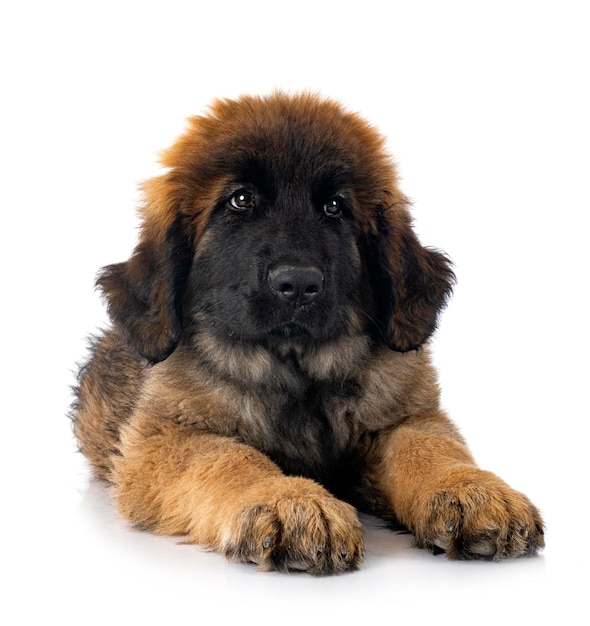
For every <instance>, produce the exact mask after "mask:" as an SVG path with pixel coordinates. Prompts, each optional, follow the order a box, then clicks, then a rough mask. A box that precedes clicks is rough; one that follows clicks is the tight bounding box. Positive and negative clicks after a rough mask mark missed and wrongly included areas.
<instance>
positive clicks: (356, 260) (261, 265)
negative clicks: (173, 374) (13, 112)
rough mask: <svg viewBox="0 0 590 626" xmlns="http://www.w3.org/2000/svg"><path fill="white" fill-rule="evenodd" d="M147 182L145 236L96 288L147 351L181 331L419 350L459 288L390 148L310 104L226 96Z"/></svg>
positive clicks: (310, 100) (325, 105) (159, 354)
mask: <svg viewBox="0 0 590 626" xmlns="http://www.w3.org/2000/svg"><path fill="white" fill-rule="evenodd" d="M163 163H164V165H166V166H167V167H168V168H169V170H168V172H167V173H166V174H164V175H163V176H161V177H159V178H157V179H153V180H152V181H149V182H148V183H147V184H146V186H145V192H146V204H145V206H144V210H143V218H144V222H143V228H142V236H141V240H140V242H139V244H138V246H137V248H136V250H135V252H134V255H133V256H132V257H131V259H130V260H129V261H128V262H126V263H121V264H118V265H113V266H109V267H107V268H105V270H104V272H103V274H102V276H101V278H100V279H99V283H100V285H101V287H102V289H103V290H104V292H105V294H106V296H107V299H108V303H109V311H110V314H111V316H112V318H113V319H114V321H115V322H116V323H118V324H119V326H120V327H121V329H122V330H123V332H124V333H125V335H126V336H127V337H128V339H129V342H130V344H131V346H132V347H133V348H135V350H136V351H138V352H139V353H141V354H142V355H144V356H145V357H146V358H148V359H149V360H151V361H158V360H162V359H163V358H166V357H167V356H168V355H169V354H170V352H171V351H172V350H174V348H175V346H176V345H177V343H178V341H179V340H180V338H181V336H182V335H183V333H187V332H188V333H198V332H207V333H208V334H213V336H214V337H215V339H216V340H217V341H222V342H233V343H235V342H238V343H253V344H256V345H267V346H268V345H273V344H280V345H286V344H288V345H293V344H297V345H299V346H305V345H308V344H313V345H314V346H317V345H318V344H325V343H329V342H333V341H335V340H337V339H339V338H341V337H343V336H350V335H353V334H362V333H364V334H367V335H369V336H370V337H371V338H372V339H373V340H374V341H377V342H381V343H384V344H386V345H388V346H389V347H390V348H392V349H395V350H401V351H405V350H410V349H414V348H416V347H418V346H419V345H421V344H422V343H423V342H424V341H425V340H426V339H427V338H428V337H429V336H430V334H431V333H432V331H433V330H434V328H435V325H436V318H437V314H438V312H439V310H440V308H441V307H442V305H443V304H444V301H445V299H446V297H447V295H448V293H449V291H450V284H451V280H452V273H451V271H450V269H449V265H448V262H447V260H446V258H445V257H444V256H443V255H441V254H440V253H438V252H434V251H431V250H427V249H425V248H423V247H422V246H421V245H420V244H419V243H418V241H417V239H416V237H415V236H414V233H413V232H412V230H411V227H410V219H409V215H408V212H407V209H406V205H407V201H406V199H405V198H404V196H403V194H401V192H400V191H399V190H398V188H397V180H396V174H395V170H394V168H393V165H392V164H391V162H390V160H389V158H388V156H387V155H386V153H385V151H384V148H383V140H382V138H381V137H380V136H379V135H378V134H377V133H376V132H375V131H374V130H373V129H372V128H371V127H370V126H369V125H368V124H366V123H365V122H364V121H363V120H361V119H360V118H359V117H358V116H356V115H354V114H351V113H348V112H346V111H344V110H343V109H342V108H341V107H339V106H338V105H337V104H335V103H333V102H330V101H322V100H319V99H317V98H315V97H313V96H309V95H304V96H298V97H288V96H284V95H274V96H271V97H269V98H266V99H261V98H242V99H240V100H237V101H221V102H218V103H217V104H216V105H215V106H214V107H213V109H212V111H211V113H210V115H208V116H204V117H197V118H193V119H192V120H191V124H190V128H189V129H188V131H187V132H186V134H185V135H183V137H181V138H180V139H179V140H178V142H177V143H176V144H175V145H174V146H173V147H172V148H171V149H170V150H169V151H168V152H167V153H166V154H165V155H164V159H163Z"/></svg>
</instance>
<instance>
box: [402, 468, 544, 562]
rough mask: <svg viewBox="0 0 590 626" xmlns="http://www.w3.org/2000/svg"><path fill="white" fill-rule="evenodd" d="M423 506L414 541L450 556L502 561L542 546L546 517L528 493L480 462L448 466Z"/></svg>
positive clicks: (424, 499) (525, 554)
mask: <svg viewBox="0 0 590 626" xmlns="http://www.w3.org/2000/svg"><path fill="white" fill-rule="evenodd" d="M419 510H420V515H419V519H418V520H417V523H416V526H415V528H414V529H412V530H413V531H414V534H415V536H416V544H417V545H418V546H419V547H422V548H427V549H429V550H431V551H432V552H434V553H437V552H441V551H444V552H446V554H447V556H448V557H449V558H450V559H484V560H493V561H499V560H501V559H505V558H510V557H517V556H528V555H532V554H534V553H536V552H537V550H539V549H541V548H543V547H544V540H543V520H542V519H541V516H540V514H539V512H538V510H537V509H536V508H535V507H534V506H533V505H532V504H531V502H530V501H529V500H528V498H527V497H526V496H524V495H523V494H521V493H519V492H518V491H514V490H513V489H511V488H510V487H509V486H508V485H507V484H506V483H504V482H503V481H502V480H500V479H499V478H498V477H497V476H495V475H494V474H492V473H490V472H485V471H483V470H480V469H477V468H472V467H460V468H459V467H457V468H453V469H452V470H448V471H447V472H445V474H444V475H443V476H441V477H439V478H438V479H437V480H436V486H435V488H434V489H433V490H432V491H430V493H429V494H428V495H427V496H426V497H424V498H423V499H421V502H420V506H419Z"/></svg>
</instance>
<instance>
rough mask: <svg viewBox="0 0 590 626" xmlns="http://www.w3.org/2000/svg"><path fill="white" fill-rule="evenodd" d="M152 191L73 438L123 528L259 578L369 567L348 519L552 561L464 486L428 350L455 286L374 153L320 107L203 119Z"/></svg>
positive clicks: (508, 492)
mask: <svg viewBox="0 0 590 626" xmlns="http://www.w3.org/2000/svg"><path fill="white" fill-rule="evenodd" d="M162 163H163V165H164V166H165V167H166V171H165V173H164V174H162V175H161V176H159V177H157V178H154V179H152V180H150V181H148V182H147V183H146V184H145V185H144V189H143V190H144V193H145V201H144V204H143V206H142V213H141V215H142V225H141V232H140V237H139V241H138V244H137V246H136V248H135V250H134V251H133V254H132V255H131V257H130V259H129V260H128V261H126V262H123V263H117V264H115V265H110V266H108V267H106V268H104V269H103V270H102V272H101V273H100V275H99V278H98V285H99V287H100V289H101V290H102V292H103V294H104V297H105V299H106V303H107V306H108V312H109V315H110V318H111V320H112V326H111V327H110V328H109V329H107V330H106V331H105V332H104V333H103V334H101V335H100V336H99V337H98V338H96V339H95V340H94V342H93V345H92V349H91V355H90V358H89V360H88V361H87V363H86V364H85V365H84V366H83V367H82V368H81V370H80V373H79V379H78V385H77V388H76V401H75V405H74V409H73V414H72V417H73V424H74V431H75V435H76V437H77V440H78V442H79V446H80V449H81V450H82V452H83V453H84V454H85V455H86V457H87V458H88V460H89V462H90V464H91V466H92V468H93V470H94V473H95V474H96V476H98V477H99V478H101V479H103V480H105V481H107V482H108V483H110V484H111V485H112V494H113V497H114V500H115V502H116V506H117V508H118V510H119V511H120V513H121V515H122V516H124V517H125V518H126V519H127V520H129V521H130V522H131V523H132V524H134V525H136V526H138V527H140V528H143V529H147V530H150V531H152V532H155V533H162V534H174V535H184V536H186V537H187V539H188V540H189V541H190V542H194V543H196V544H200V545H202V546H206V547H208V548H211V549H214V550H217V551H219V552H220V553H222V554H224V555H226V556H227V557H228V558H230V559H232V560H235V561H241V562H251V563H257V564H258V565H259V566H260V568H262V569H265V570H269V569H275V570H281V571H288V570H303V571H307V572H310V573H312V574H330V573H335V572H342V571H345V570H350V569H354V568H356V567H357V566H358V565H359V563H360V562H361V559H362V556H363V542H362V532H361V524H360V523H359V519H358V517H357V510H361V511H365V512H368V513H370V514H373V515H378V516H381V517H382V518H384V519H386V520H388V521H390V522H396V523H398V524H401V525H402V526H403V527H405V528H407V529H408V530H409V531H411V532H412V533H413V534H414V536H415V543H416V545H417V546H418V547H421V548H426V549H428V550H430V551H432V552H434V553H437V552H441V551H444V552H446V554H447V556H448V557H449V558H451V559H489V560H500V559H504V558H508V557H517V556H522V555H530V554H533V553H535V552H536V551H537V550H538V549H540V548H542V547H543V522H542V519H541V517H540V515H539V512H538V511H537V509H536V508H535V507H534V506H533V505H532V504H531V503H530V502H529V500H528V499H527V498H526V497H525V496H524V495H522V494H520V493H518V492H516V491H514V490H513V489H512V488H510V487H509V486H508V485H507V484H506V483H504V482H503V481H502V480H500V479H499V478H498V477H496V476H495V475H494V474H492V473H490V472H487V471H484V470H482V469H480V468H478V467H477V465H476V463H475V461H474V459H473V457H472V455H471V454H470V452H469V450H468V448H467V447H466V444H465V442H464V441H463V439H462V437H461V435H460V434H459V432H458V431H457V429H456V428H455V426H454V425H453V424H452V422H451V421H450V420H449V419H448V417H447V416H446V415H445V413H444V412H443V411H442V410H441V407H440V402H439V389H438V386H437V377H436V373H435V371H434V369H433V367H432V365H431V362H430V356H429V349H428V339H429V337H430V336H431V335H432V333H433V331H434V330H435V328H436V325H437V318H438V315H439V312H440V311H441V309H442V308H443V307H444V305H445V303H446V301H447V299H448V297H449V295H450V292H451V288H452V284H453V278H454V277H453V273H452V270H451V267H450V262H449V260H448V259H447V257H446V256H445V255H444V254H442V253H440V252H438V251H435V250H431V249H427V248H424V247H422V245H421V244H420V243H419V241H418V239H417V237H416V235H415V234H414V232H413V230H412V227H411V218H410V215H409V212H408V201H407V199H406V198H405V196H404V195H403V193H402V192H401V191H400V189H399V188H398V180H397V175H396V171H395V168H394V166H393V164H392V162H391V160H390V158H389V157H388V155H387V153H386V150H385V147H384V140H383V138H382V137H381V136H380V135H379V134H378V133H377V132H376V131H375V130H374V129H373V128H372V127H371V126H370V125H368V124H367V123H366V122H365V121H364V120H363V119H361V118H360V117H358V116H357V115H356V114H353V113H350V112H347V111H346V110H344V109H343V108H341V107H340V106H339V105H338V104H337V103H335V102H332V101H329V100H327V101H326V100H322V99H320V98H318V97H316V96H314V95H310V94H303V95H298V96H288V95H284V94H281V93H276V94H273V95H271V96H269V97H266V98H259V97H242V98H240V99H237V100H220V101H217V102H215V103H214V104H213V105H212V107H211V109H210V110H209V111H208V113H207V114H206V115H203V116H198V117H194V118H192V119H191V120H190V122H189V126H188V129H187V130H186V132H185V134H184V135H183V136H182V137H180V139H178V141H177V142H176V143H175V144H174V145H173V146H172V147H171V148H170V149H169V150H168V151H167V152H165V153H164V155H163V159H162Z"/></svg>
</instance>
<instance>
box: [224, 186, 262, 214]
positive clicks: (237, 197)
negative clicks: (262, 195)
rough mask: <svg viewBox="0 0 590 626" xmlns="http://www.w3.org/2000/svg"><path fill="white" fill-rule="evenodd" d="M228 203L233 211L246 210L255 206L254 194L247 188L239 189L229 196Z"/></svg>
mask: <svg viewBox="0 0 590 626" xmlns="http://www.w3.org/2000/svg"><path fill="white" fill-rule="evenodd" d="M229 203H230V205H231V207H232V209H234V210H235V211H247V210H248V209H253V208H254V207H255V206H256V195H255V194H254V193H253V192H252V191H248V190H247V189H240V191H236V193H234V195H233V196H232V197H231V198H230V201H229Z"/></svg>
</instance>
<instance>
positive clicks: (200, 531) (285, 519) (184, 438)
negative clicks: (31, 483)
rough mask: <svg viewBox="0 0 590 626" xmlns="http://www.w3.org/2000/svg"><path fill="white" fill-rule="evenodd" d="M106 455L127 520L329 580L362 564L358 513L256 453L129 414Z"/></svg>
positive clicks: (188, 429)
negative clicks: (113, 450)
mask: <svg viewBox="0 0 590 626" xmlns="http://www.w3.org/2000/svg"><path fill="white" fill-rule="evenodd" d="M120 450H121V456H117V457H115V458H114V459H112V464H113V473H112V480H113V483H114V485H115V486H114V497H115V500H116V503H117V507H118V509H119V511H120V512H121V513H122V515H123V516H124V517H126V518H127V519H128V520H130V521H131V522H133V523H134V524H136V525H137V526H139V527H141V528H145V529H149V530H152V531H153V532H157V533H160V534H182V535H186V536H187V537H188V539H189V540H190V541H192V542H194V543H198V544H200V545H203V546H206V547H208V548H212V549H215V550H217V551H219V552H221V553H223V554H225V555H226V556H227V557H228V558H230V559H232V560H237V561H242V562H253V563H258V564H259V565H260V567H261V568H262V569H276V570H304V571H308V572H310V573H312V574H329V573H333V572H340V571H345V570H349V569H354V568H355V567H356V566H357V565H358V563H359V562H360V560H361V558H362V531H361V525H360V523H359V520H358V517H357V514H356V512H355V510H354V509H353V508H352V507H351V506H349V505H348V504H345V503H344V502H341V501H340V500H337V499H336V498H334V497H333V496H332V495H331V494H329V493H328V492H327V491H326V490H325V489H323V488H322V487H321V486H320V485H318V484H317V483H315V482H314V481H311V480H308V479H304V478H296V477H288V476H285V475H284V474H283V473H282V472H281V470H280V469H279V468H278V467H277V466H276V465H275V464H274V463H273V462H271V461H270V460H269V459H268V458H267V457H266V456H264V455H263V454H261V453H260V452H258V451H257V450H254V449H253V448H251V447H249V446H247V445H244V444H241V443H237V442H235V441H234V440H232V439H231V438H228V437H220V436H217V435H214V434H211V433H209V432H207V431H199V430H197V429H195V428H193V427H189V426H179V425H178V424H174V423H171V422H168V421H164V420H162V421H156V420H154V419H153V418H151V419H147V418H144V419H142V418H141V416H137V415H136V416H135V418H133V420H132V421H131V423H130V424H129V425H127V426H126V427H125V428H124V429H123V431H122V434H121V444H120Z"/></svg>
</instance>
